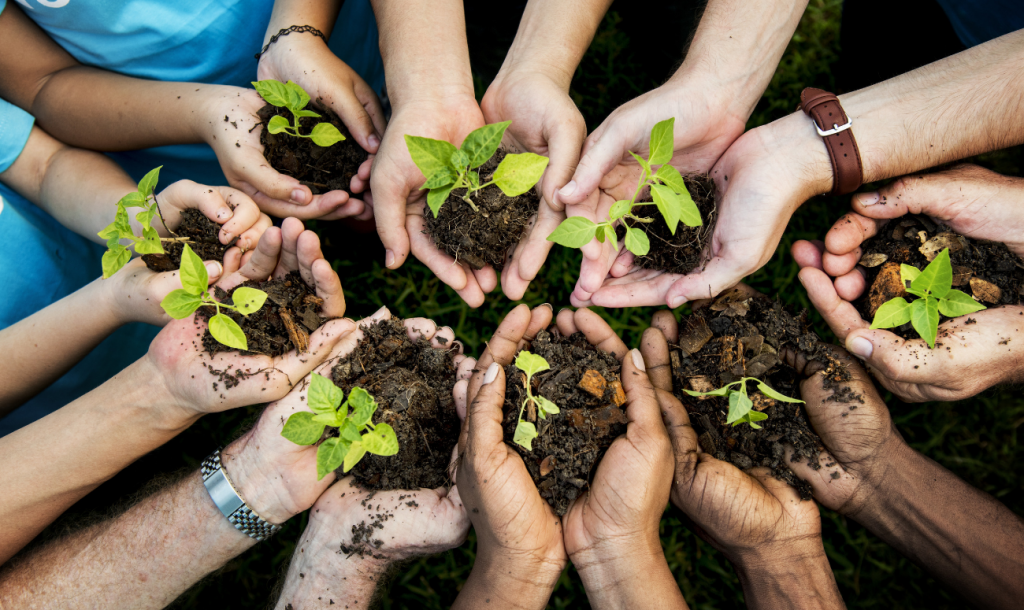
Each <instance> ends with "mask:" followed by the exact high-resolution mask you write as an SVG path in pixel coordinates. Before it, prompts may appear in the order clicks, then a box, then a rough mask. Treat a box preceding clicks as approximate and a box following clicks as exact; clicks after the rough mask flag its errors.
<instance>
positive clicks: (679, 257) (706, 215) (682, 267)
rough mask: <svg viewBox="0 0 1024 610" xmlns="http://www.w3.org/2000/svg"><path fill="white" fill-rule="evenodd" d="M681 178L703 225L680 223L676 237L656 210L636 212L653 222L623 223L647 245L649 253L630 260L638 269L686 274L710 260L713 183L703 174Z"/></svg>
mask: <svg viewBox="0 0 1024 610" xmlns="http://www.w3.org/2000/svg"><path fill="white" fill-rule="evenodd" d="M684 178H685V180H686V188H687V190H689V191H690V197H692V198H693V202H694V203H695V204H697V209H698V210H700V217H701V219H702V220H703V221H704V224H702V225H700V226H699V227H688V226H686V225H685V224H683V223H682V222H680V223H679V224H678V225H677V226H676V234H675V235H672V233H671V232H670V231H669V230H668V225H667V224H665V219H664V218H662V216H661V214H660V213H658V212H657V208H655V207H654V206H651V207H645V208H639V210H643V211H644V212H643V213H642V214H643V215H646V216H647V217H649V218H654V222H649V223H643V222H635V221H627V222H628V224H629V225H630V226H631V227H636V228H638V229H643V230H644V231H645V232H646V233H647V239H648V240H649V241H650V242H651V250H650V252H648V253H647V254H646V255H644V256H637V257H636V258H635V259H634V264H635V265H636V266H638V267H640V268H641V269H662V270H665V271H667V272H669V273H680V274H686V273H690V272H691V271H693V270H694V269H697V268H698V267H703V266H704V264H705V263H706V262H708V260H709V259H710V253H709V251H708V250H707V245H708V243H709V242H710V240H711V235H712V233H714V231H715V223H717V222H718V206H717V204H716V203H715V182H714V181H713V180H712V179H711V178H710V177H709V176H708V175H707V174H693V175H689V176H685V177H684ZM637 215H638V216H640V215H641V214H639V213H638V214H637ZM624 235H625V233H623V235H622V236H624ZM622 236H620V237H622ZM620 241H621V240H620Z"/></svg>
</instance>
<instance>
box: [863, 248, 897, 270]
mask: <svg viewBox="0 0 1024 610" xmlns="http://www.w3.org/2000/svg"><path fill="white" fill-rule="evenodd" d="M887 260H889V255H888V254H885V253H882V252H872V253H871V254H865V255H864V256H862V257H860V261H859V262H858V263H857V264H858V265H860V266H861V267H867V268H868V269H871V268H873V267H877V266H879V265H881V264H882V263H884V262H885V261H887Z"/></svg>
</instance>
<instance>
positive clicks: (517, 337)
mask: <svg viewBox="0 0 1024 610" xmlns="http://www.w3.org/2000/svg"><path fill="white" fill-rule="evenodd" d="M538 309H541V308H538ZM532 318H533V314H532V313H531V312H530V307H529V306H528V305H519V306H517V307H516V308H515V309H513V310H512V311H510V312H509V313H508V315H506V316H505V319H504V320H502V321H501V324H499V325H498V328H497V329H496V330H495V331H494V336H492V337H491V340H490V341H488V342H487V349H485V350H484V353H483V354H482V355H481V356H480V359H479V361H478V362H477V372H476V373H474V374H473V378H472V379H471V380H470V383H469V395H470V397H472V396H475V395H476V393H477V392H478V391H479V390H480V386H482V385H483V377H484V371H486V370H487V367H489V366H490V365H491V363H492V362H497V363H498V364H499V365H501V366H507V365H509V364H512V360H513V358H515V355H516V352H517V351H518V350H519V343H520V341H522V340H523V337H524V336H525V335H526V333H527V329H528V328H529V327H530V322H531V320H532Z"/></svg>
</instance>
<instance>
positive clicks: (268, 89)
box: [252, 79, 288, 108]
mask: <svg viewBox="0 0 1024 610" xmlns="http://www.w3.org/2000/svg"><path fill="white" fill-rule="evenodd" d="M252 86H253V87H254V88H255V89H256V93H259V94H260V97H262V98H263V101H265V102H266V103H268V104H270V105H271V106H277V107H278V108H284V107H285V106H287V105H288V86H287V85H285V84H284V83H282V82H281V81H279V80H273V79H268V80H261V81H259V82H254V83H253V84H252Z"/></svg>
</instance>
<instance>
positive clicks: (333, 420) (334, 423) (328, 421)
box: [313, 411, 348, 428]
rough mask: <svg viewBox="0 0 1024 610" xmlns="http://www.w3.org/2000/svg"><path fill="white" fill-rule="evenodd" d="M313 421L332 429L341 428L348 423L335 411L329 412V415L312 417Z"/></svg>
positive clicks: (318, 414) (345, 418)
mask: <svg viewBox="0 0 1024 610" xmlns="http://www.w3.org/2000/svg"><path fill="white" fill-rule="evenodd" d="M313 421H315V422H317V423H318V424H323V425H325V426H330V427H332V428H341V427H342V426H344V425H345V422H347V421H348V418H347V417H345V416H344V415H342V414H339V413H337V412H335V411H331V412H330V413H317V414H316V415H314V416H313Z"/></svg>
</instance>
